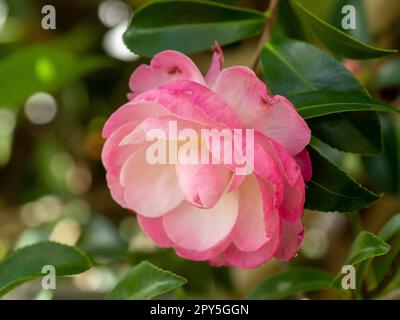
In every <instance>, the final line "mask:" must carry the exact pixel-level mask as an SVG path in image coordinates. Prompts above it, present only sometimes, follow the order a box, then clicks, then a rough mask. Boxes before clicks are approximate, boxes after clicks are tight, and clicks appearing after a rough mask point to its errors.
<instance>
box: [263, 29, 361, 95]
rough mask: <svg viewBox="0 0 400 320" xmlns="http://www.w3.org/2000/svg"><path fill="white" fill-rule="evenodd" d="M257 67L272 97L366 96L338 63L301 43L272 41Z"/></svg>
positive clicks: (276, 38)
mask: <svg viewBox="0 0 400 320" xmlns="http://www.w3.org/2000/svg"><path fill="white" fill-rule="evenodd" d="M261 66H262V70H263V73H264V79H265V81H266V83H267V85H268V87H269V88H270V89H271V90H272V92H273V93H274V94H281V95H284V96H287V95H294V94H297V93H303V92H309V91H318V90H323V91H340V92H349V91H351V92H366V91H365V89H364V88H363V86H362V85H361V84H360V82H359V81H358V80H357V79H356V78H355V77H354V76H353V75H352V74H351V73H350V71H348V70H347V69H346V68H345V67H344V66H343V65H342V64H341V63H340V62H339V61H337V60H336V59H335V58H333V57H331V56H329V55H328V54H327V53H325V52H323V51H322V50H320V49H318V48H317V47H315V46H313V45H311V44H309V43H306V42H303V41H298V40H293V39H289V38H285V37H273V38H272V39H271V40H270V41H269V42H268V43H267V44H266V45H265V47H264V48H263V50H262V53H261ZM289 79H290V80H289Z"/></svg>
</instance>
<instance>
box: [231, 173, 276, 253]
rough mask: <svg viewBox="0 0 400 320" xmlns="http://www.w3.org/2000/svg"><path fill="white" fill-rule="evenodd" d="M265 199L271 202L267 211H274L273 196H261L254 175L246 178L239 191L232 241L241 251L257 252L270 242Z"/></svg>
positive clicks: (267, 205)
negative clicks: (267, 230)
mask: <svg viewBox="0 0 400 320" xmlns="http://www.w3.org/2000/svg"><path fill="white" fill-rule="evenodd" d="M263 198H264V199H265V202H267V201H269V202H270V204H266V206H265V207H266V209H268V210H273V204H272V201H273V199H272V198H273V195H269V194H264V195H262V194H261V189H260V188H259V186H258V183H257V179H256V177H255V176H254V175H251V176H248V177H246V179H245V181H244V182H243V183H242V185H241V186H240V189H239V215H238V220H237V222H236V224H235V227H234V228H233V230H232V235H231V237H232V241H233V242H234V243H235V245H236V247H238V249H239V250H241V251H246V252H249V251H255V250H257V249H259V248H260V247H261V246H262V245H263V244H264V243H266V242H267V240H268V238H267V233H266V226H265V221H264V216H265V214H264V205H263V204H264V203H263ZM267 214H269V213H267Z"/></svg>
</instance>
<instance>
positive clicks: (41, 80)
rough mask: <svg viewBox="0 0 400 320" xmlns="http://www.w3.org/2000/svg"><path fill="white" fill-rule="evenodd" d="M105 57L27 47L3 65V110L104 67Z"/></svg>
mask: <svg viewBox="0 0 400 320" xmlns="http://www.w3.org/2000/svg"><path fill="white" fill-rule="evenodd" d="M107 65H110V62H109V60H108V59H106V58H103V57H85V56H83V57H77V56H75V55H73V54H70V53H68V52H67V51H65V50H61V49H57V48H56V47H53V46H49V45H37V46H33V47H28V48H27V47H24V48H23V49H21V50H19V51H17V52H15V53H12V54H10V55H9V56H6V57H4V58H2V60H1V61H0V77H1V79H7V81H2V84H1V90H0V107H13V106H15V105H16V104H19V103H22V102H24V101H25V100H26V99H27V98H28V97H29V96H30V95H32V94H34V93H36V92H38V91H46V92H52V91H56V90H59V89H60V88H62V87H64V86H65V85H67V84H69V83H71V82H73V81H75V80H77V79H79V78H80V77H82V76H84V75H86V74H88V73H90V72H92V71H94V70H96V69H99V68H101V67H104V66H107Z"/></svg>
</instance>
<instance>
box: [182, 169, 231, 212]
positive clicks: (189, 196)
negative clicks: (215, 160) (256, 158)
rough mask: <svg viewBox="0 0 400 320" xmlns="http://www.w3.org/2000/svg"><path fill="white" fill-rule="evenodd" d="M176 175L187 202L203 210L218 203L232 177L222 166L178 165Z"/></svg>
mask: <svg viewBox="0 0 400 320" xmlns="http://www.w3.org/2000/svg"><path fill="white" fill-rule="evenodd" d="M176 173H177V176H178V181H179V185H180V187H181V189H182V191H183V193H184V194H185V197H186V200H187V201H189V202H191V203H192V204H194V205H196V206H198V207H202V208H211V207H213V206H214V205H215V204H216V203H217V202H218V200H219V199H220V198H221V195H222V194H223V193H224V192H225V191H226V189H227V187H228V184H229V181H230V179H231V177H232V172H231V171H229V170H228V169H227V168H226V167H225V166H224V165H222V164H178V165H177V166H176Z"/></svg>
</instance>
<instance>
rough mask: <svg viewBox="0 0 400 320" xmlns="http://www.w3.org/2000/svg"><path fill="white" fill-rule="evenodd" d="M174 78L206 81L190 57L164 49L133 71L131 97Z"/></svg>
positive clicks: (130, 80) (202, 82)
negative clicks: (146, 63) (147, 62)
mask: <svg viewBox="0 0 400 320" xmlns="http://www.w3.org/2000/svg"><path fill="white" fill-rule="evenodd" d="M174 80H190V81H195V82H198V83H201V84H204V83H205V82H204V78H203V76H202V75H201V73H200V71H199V69H198V68H197V66H196V65H195V64H194V63H193V61H192V60H191V59H190V58H189V57H187V56H185V55H184V54H182V53H180V52H178V51H173V50H166V51H162V52H160V53H159V54H157V55H155V56H154V58H153V59H152V60H151V63H150V65H141V66H139V67H138V68H137V69H136V70H135V71H134V72H133V73H132V75H131V77H130V79H129V88H130V89H131V90H132V94H129V98H130V99H132V98H134V97H135V96H136V95H138V94H140V93H142V92H145V91H147V90H150V89H154V88H157V87H158V86H160V85H162V84H165V83H168V82H171V81H174Z"/></svg>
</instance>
